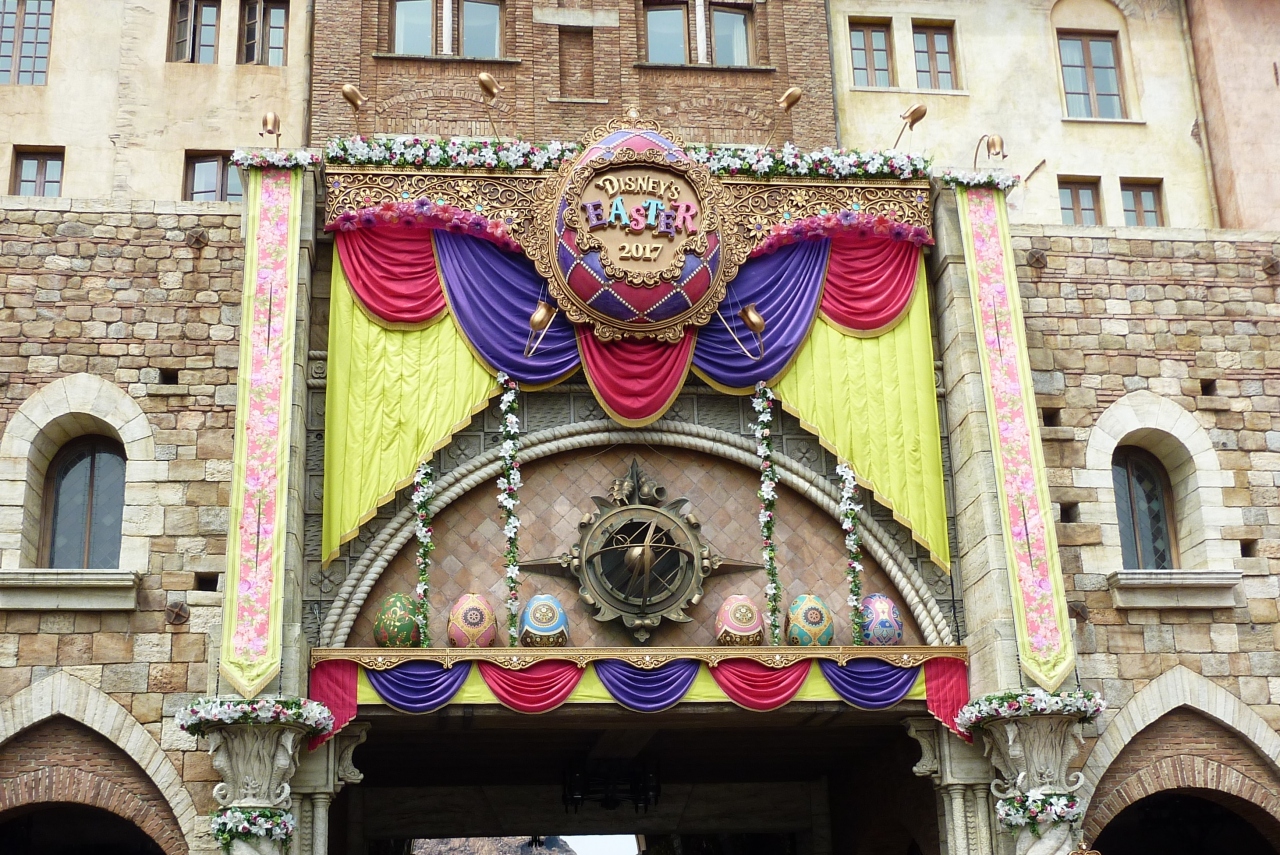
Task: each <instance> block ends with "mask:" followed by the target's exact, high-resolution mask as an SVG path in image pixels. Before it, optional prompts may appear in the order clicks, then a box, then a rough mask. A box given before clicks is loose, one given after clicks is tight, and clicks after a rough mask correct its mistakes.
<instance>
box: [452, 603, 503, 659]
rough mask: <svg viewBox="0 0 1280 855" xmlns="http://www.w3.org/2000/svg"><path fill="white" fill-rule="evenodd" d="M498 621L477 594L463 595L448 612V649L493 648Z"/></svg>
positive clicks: (496, 635)
mask: <svg viewBox="0 0 1280 855" xmlns="http://www.w3.org/2000/svg"><path fill="white" fill-rule="evenodd" d="M497 637H498V619H497V618H496V617H494V615H493V609H491V608H489V603H488V602H486V601H485V598H484V597H482V596H480V595H479V594H463V595H462V596H461V597H459V598H458V601H457V602H456V603H454V604H453V608H451V609H450V610H449V646H450V647H493V642H494V640H495V639H497Z"/></svg>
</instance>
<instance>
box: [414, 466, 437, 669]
mask: <svg viewBox="0 0 1280 855" xmlns="http://www.w3.org/2000/svg"><path fill="white" fill-rule="evenodd" d="M435 494H436V483H435V472H434V471H433V470H432V468H431V461H430V460H424V461H422V465H421V466H419V467H418V471H417V473H416V474H415V475H414V476H413V512H414V517H415V518H416V522H415V525H414V531H415V533H416V534H417V536H418V555H417V557H416V559H415V563H416V564H417V565H418V586H417V587H416V588H414V591H413V594H414V601H415V604H416V605H417V609H416V610H415V611H414V615H413V620H414V623H416V624H417V625H418V646H419V647H430V646H431V633H430V631H429V630H428V629H427V619H428V618H429V617H430V616H431V576H430V573H431V553H432V552H435V550H436V542H435V531H434V530H433V529H432V527H431V517H432V514H431V499H432V498H433V497H434V496H435Z"/></svg>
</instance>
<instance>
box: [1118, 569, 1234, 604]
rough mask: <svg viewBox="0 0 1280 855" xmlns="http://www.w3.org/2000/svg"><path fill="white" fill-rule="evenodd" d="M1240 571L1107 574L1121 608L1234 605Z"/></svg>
mask: <svg viewBox="0 0 1280 855" xmlns="http://www.w3.org/2000/svg"><path fill="white" fill-rule="evenodd" d="M1241 578H1242V574H1241V573H1240V571H1239V570H1116V571H1115V572H1113V573H1110V574H1108V575H1107V585H1108V587H1110V588H1111V599H1112V601H1113V602H1114V603H1115V607H1116V608H1118V609H1224V608H1233V607H1234V606H1235V604H1236V601H1235V587H1236V585H1239V584H1240V580H1241Z"/></svg>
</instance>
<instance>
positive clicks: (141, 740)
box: [0, 671, 211, 855]
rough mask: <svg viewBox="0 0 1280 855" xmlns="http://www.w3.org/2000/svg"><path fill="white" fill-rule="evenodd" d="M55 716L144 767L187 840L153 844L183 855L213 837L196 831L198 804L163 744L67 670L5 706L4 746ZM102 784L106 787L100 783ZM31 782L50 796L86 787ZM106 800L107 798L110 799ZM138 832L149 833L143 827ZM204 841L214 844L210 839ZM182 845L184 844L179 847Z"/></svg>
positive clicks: (62, 781) (0, 715)
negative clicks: (199, 841) (199, 839)
mask: <svg viewBox="0 0 1280 855" xmlns="http://www.w3.org/2000/svg"><path fill="white" fill-rule="evenodd" d="M54 716H65V717H66V718H69V719H71V720H72V721H75V722H77V723H79V724H81V725H84V726H85V727H87V728H88V729H89V730H92V731H94V732H96V733H98V734H99V735H101V736H102V737H103V738H105V739H106V740H107V741H108V742H111V743H112V744H113V745H115V746H116V747H118V748H120V749H121V750H122V751H124V752H125V753H126V754H128V755H129V757H131V758H132V759H133V761H134V762H135V763H137V764H138V766H140V767H141V768H142V771H143V772H145V773H146V775H147V778H148V779H149V780H150V781H151V783H152V784H154V785H155V787H156V789H157V790H159V792H160V794H161V795H162V796H163V797H164V799H165V801H166V802H167V803H168V806H169V809H170V810H171V811H173V815H174V817H176V818H177V821H178V826H179V828H180V829H181V834H182V837H183V838H185V840H182V841H177V842H173V843H170V844H168V845H166V843H165V842H164V841H162V840H161V838H160V837H157V836H155V835H154V834H153V835H152V837H153V839H155V840H156V842H157V843H159V844H160V845H161V846H163V847H164V848H165V851H166V852H172V853H174V855H179V853H182V852H185V851H186V849H187V847H188V846H190V845H191V844H192V843H193V842H194V841H195V840H196V839H197V837H202V838H207V837H208V832H207V830H205V829H199V830H198V829H197V826H198V823H197V816H198V814H197V812H196V807H195V803H194V802H193V801H192V799H191V795H190V794H189V793H188V792H187V790H186V788H185V787H184V786H183V785H182V776H181V774H179V772H178V770H177V769H175V768H174V765H173V762H172V761H171V760H170V759H169V757H168V755H166V754H165V753H164V751H163V750H161V748H160V745H159V743H157V742H156V741H155V739H153V738H152V736H151V734H149V733H148V732H147V731H146V729H145V728H143V726H142V725H141V724H139V723H138V721H137V719H135V718H134V717H133V716H132V715H130V714H129V711H128V710H126V709H125V708H124V707H122V706H121V705H120V704H118V703H116V701H114V700H112V698H111V697H110V696H108V695H106V694H105V693H103V692H102V691H100V690H98V689H96V688H94V687H93V686H90V685H89V684H88V683H86V682H84V681H83V680H81V679H79V678H77V677H73V676H71V675H70V674H68V673H66V672H65V671H55V672H54V673H53V674H50V675H49V676H48V677H46V678H44V679H43V680H40V681H38V682H35V683H32V684H31V685H30V686H28V687H27V688H25V689H23V690H22V691H20V692H17V693H16V694H14V695H13V696H11V697H9V698H7V699H5V700H4V701H3V702H0V745H3V744H4V743H5V742H7V741H9V740H10V739H12V738H13V737H14V736H16V735H18V734H19V733H21V732H22V731H24V730H27V729H28V728H30V727H32V726H34V725H37V724H40V723H41V722H44V721H47V720H48V719H51V718H53V717H54ZM46 771H49V770H46ZM97 780H98V782H99V783H102V781H101V779H100V778H99V779H97ZM27 783H28V784H30V785H32V786H41V787H44V788H45V791H47V792H55V791H56V792H61V793H70V792H72V790H68V789H66V788H68V787H76V786H79V785H81V784H84V783H85V782H84V781H81V780H79V779H71V778H58V777H57V776H54V777H52V778H41V777H39V776H31V780H30V781H28V782H27ZM50 788H53V789H50ZM59 788H60V789H59ZM5 792H7V790H5V791H2V792H0V799H3V798H7V796H6V795H5V794H4V793H5ZM18 792H19V794H20V797H22V798H26V799H27V803H30V802H34V801H37V799H34V798H32V797H31V796H30V793H27V792H24V791H21V790H19V791H18ZM126 792H127V791H126ZM88 797H89V796H87V795H86V796H84V798H88ZM101 797H102V798H107V796H106V795H105V794H104V795H103V796H101ZM59 800H61V801H66V800H68V799H66V798H62V799H59ZM71 800H72V801H80V802H81V803H83V804H91V802H88V801H83V800H82V799H80V798H78V799H71ZM95 806H97V807H106V809H107V810H111V811H112V813H116V814H119V815H121V816H124V817H125V818H126V819H132V817H130V816H128V815H127V814H124V813H121V810H122V809H124V808H123V807H120V808H119V809H117V808H113V807H109V806H106V805H97V804H95ZM139 827H141V828H143V830H144V831H148V833H150V831H149V830H148V829H147V828H146V827H145V826H142V825H141V824H140V823H139ZM204 842H205V843H209V841H207V840H205V841H204ZM179 843H180V844H181V845H178V844H179ZM210 848H211V846H210Z"/></svg>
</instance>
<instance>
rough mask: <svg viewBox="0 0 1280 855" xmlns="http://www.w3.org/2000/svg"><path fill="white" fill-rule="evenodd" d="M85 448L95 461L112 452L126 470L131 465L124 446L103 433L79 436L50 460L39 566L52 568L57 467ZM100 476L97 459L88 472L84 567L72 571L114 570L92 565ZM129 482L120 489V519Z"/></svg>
mask: <svg viewBox="0 0 1280 855" xmlns="http://www.w3.org/2000/svg"><path fill="white" fill-rule="evenodd" d="M85 446H89V447H91V449H92V451H91V454H92V455H93V456H94V457H95V458H96V457H97V455H98V454H105V453H110V454H114V455H115V456H117V457H119V458H120V461H121V463H122V464H123V465H124V466H126V467H127V466H128V465H129V455H128V454H127V453H125V449H124V446H123V445H122V444H121V443H120V442H119V441H118V440H115V439H112V438H111V437H107V436H102V435H101V434H85V435H84V436H78V437H76V438H75V439H72V440H69V441H68V442H66V443H65V444H64V445H63V446H62V447H61V448H59V449H58V452H57V454H55V455H54V456H53V458H52V459H51V460H50V461H49V467H48V468H47V469H46V470H45V475H44V495H43V496H41V510H40V550H39V560H38V564H39V566H40V567H52V559H53V535H54V531H53V525H54V516H53V515H54V510H55V508H56V505H57V499H58V489H57V486H58V485H57V484H56V483H55V482H56V480H57V477H58V467H59V465H60V464H61V463H62V461H63V459H65V458H66V457H68V456H70V455H71V454H72V453H74V452H76V451H78V450H79V449H81V448H83V447H85ZM97 473H98V465H97V461H96V460H94V462H93V464H92V465H91V467H90V470H89V490H88V493H89V495H88V501H86V502H85V521H84V548H83V550H82V552H81V556H82V557H81V566H80V567H78V568H68V569H73V570H74V569H79V570H97V569H104V570H105V569H112V568H105V567H104V568H98V567H94V566H93V565H92V564H91V563H90V562H89V548H90V546H91V545H92V543H93V505H94V501H93V500H94V493H93V490H94V480H95V479H96V477H97ZM128 483H129V481H128V478H127V477H126V478H125V481H124V484H123V485H122V489H121V490H120V515H121V517H123V516H124V509H125V507H126V506H127V505H128V503H127V502H126V501H125V495H124V494H125V489H127V488H128ZM115 563H116V565H117V566H118V565H119V564H120V545H119V544H117V545H116V560H115Z"/></svg>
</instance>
